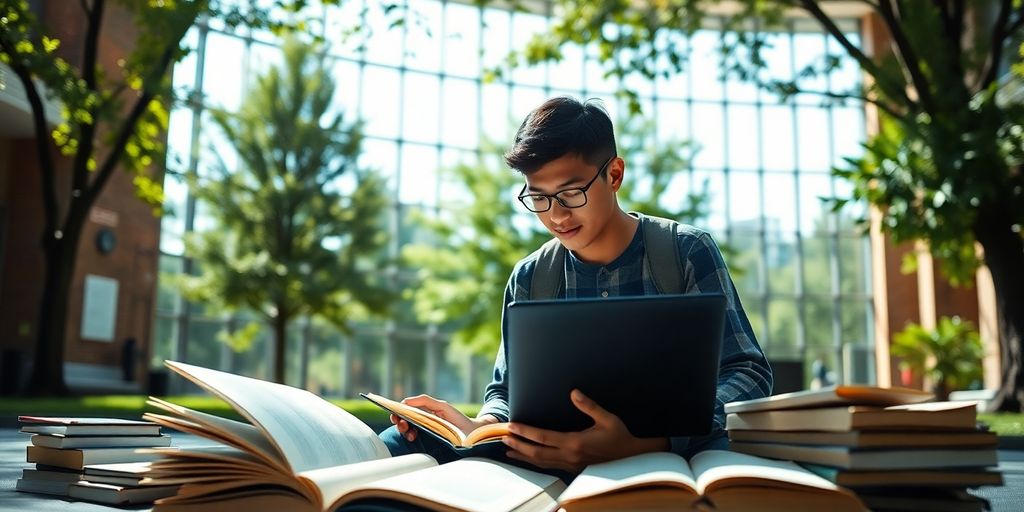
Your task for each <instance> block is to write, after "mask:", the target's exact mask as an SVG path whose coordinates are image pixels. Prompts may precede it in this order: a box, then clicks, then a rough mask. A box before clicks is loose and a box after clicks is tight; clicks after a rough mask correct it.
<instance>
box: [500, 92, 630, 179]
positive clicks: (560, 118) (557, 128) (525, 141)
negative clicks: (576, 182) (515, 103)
mask: <svg viewBox="0 0 1024 512" xmlns="http://www.w3.org/2000/svg"><path fill="white" fill-rule="evenodd" d="M568 154H574V155H579V156H581V157H582V158H583V160H584V161H585V162H587V163H588V164H591V165H601V164H602V163H604V162H605V160H607V159H609V158H611V157H612V156H615V132H614V131H613V129H612V121H611V119H610V118H609V117H608V112H607V111H605V109H604V105H603V104H602V103H601V101H600V100H597V99H589V100H587V101H586V102H581V101H579V100H577V99H576V98H571V97H568V96H560V97H557V98H551V99H549V100H547V101H545V102H544V104H543V105H541V106H539V107H537V108H536V109H534V110H533V111H532V112H530V113H529V114H527V116H526V119H524V120H523V124H522V125H521V126H520V127H519V131H517V132H516V139H515V142H514V143H513V144H512V148H511V149H509V150H508V152H507V153H505V163H506V164H508V166H509V167H511V168H513V169H515V170H517V171H519V172H521V173H523V174H530V173H532V172H534V171H536V170H537V169H540V168H541V167H543V166H544V165H545V164H547V163H548V162H550V161H552V160H557V159H559V158H561V157H563V156H565V155H568Z"/></svg>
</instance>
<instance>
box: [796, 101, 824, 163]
mask: <svg viewBox="0 0 1024 512" xmlns="http://www.w3.org/2000/svg"><path fill="white" fill-rule="evenodd" d="M796 122H797V165H798V166H799V167H800V170H802V171H820V172H827V171H829V170H830V169H831V168H832V167H831V164H832V154H831V150H830V148H831V146H830V144H829V142H830V137H829V134H830V132H831V124H830V123H829V119H828V111H826V110H823V109H820V108H811V107H800V108H798V109H797V110H796Z"/></svg>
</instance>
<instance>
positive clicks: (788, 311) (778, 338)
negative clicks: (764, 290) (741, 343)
mask: <svg viewBox="0 0 1024 512" xmlns="http://www.w3.org/2000/svg"><path fill="white" fill-rule="evenodd" d="M798 320H799V315H798V314H797V308H796V302H795V301H792V300H785V299H772V300H771V302H769V303H768V330H769V336H768V340H767V341H768V344H769V346H770V347H771V352H772V354H780V353H781V354H795V353H799V352H798V350H797V349H798V347H799V344H798V340H797V335H796V333H797V330H796V324H797V321H798Z"/></svg>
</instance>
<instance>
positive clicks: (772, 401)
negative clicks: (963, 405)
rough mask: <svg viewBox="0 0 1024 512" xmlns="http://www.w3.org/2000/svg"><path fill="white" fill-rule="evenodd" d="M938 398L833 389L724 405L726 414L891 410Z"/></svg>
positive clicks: (887, 391)
mask: <svg viewBox="0 0 1024 512" xmlns="http://www.w3.org/2000/svg"><path fill="white" fill-rule="evenodd" d="M933 398H935V395H933V394H932V393H929V392H927V391H921V390H919V389H911V388H880V387H876V386H856V385H852V386H831V387H827V388H822V389H816V390H805V391H793V392H791V393H782V394H779V395H772V396H768V397H763V398H755V399H752V400H742V401H738V402H729V403H727V404H725V412H726V414H729V413H734V412H748V411H767V410H777V409H793V408H803V407H823V406H836V405H844V404H847V405H875V406H890V405H899V404H913V403H919V402H927V401H928V400H931V399H933Z"/></svg>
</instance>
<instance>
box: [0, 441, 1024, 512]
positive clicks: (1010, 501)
mask: <svg viewBox="0 0 1024 512" xmlns="http://www.w3.org/2000/svg"><path fill="white" fill-rule="evenodd" d="M172 437H173V439H174V442H173V444H175V445H177V446H190V445H191V446H195V445H203V444H208V443H207V442H206V441H204V440H203V439H200V438H197V437H193V436H189V435H185V434H177V433H175V434H172ZM27 441H28V436H27V435H25V434H19V433H18V432H17V429H15V428H9V427H7V428H0V511H4V512H6V511H24V512H34V511H40V512H44V511H45V512H50V511H64V510H68V511H75V512H86V511H90V512H101V511H102V512H111V511H115V510H126V509H124V508H114V507H106V506H103V505H96V504H92V503H85V502H71V501H65V500H62V499H59V498H55V497H48V496H43V495H35V494H26V493H21V492H16V491H14V484H15V481H16V480H17V479H18V477H20V476H21V470H22V469H23V468H27V467H31V466H30V465H29V464H27V463H26V462H25V445H26V443H27ZM999 469H1001V470H1002V471H1003V476H1004V479H1005V480H1006V485H1005V486H1004V487H988V488H982V489H978V490H977V491H975V493H976V494H978V495H979V496H982V497H984V498H987V499H989V500H990V501H991V503H992V511H993V512H1020V511H1021V510H1024V450H999ZM127 510H148V507H136V508H132V509H127Z"/></svg>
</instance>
